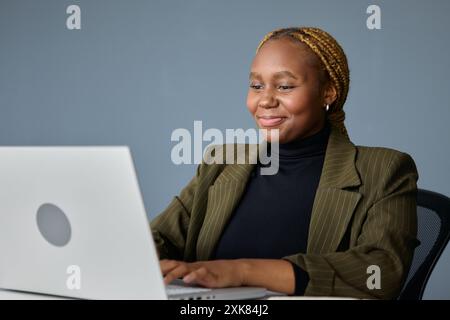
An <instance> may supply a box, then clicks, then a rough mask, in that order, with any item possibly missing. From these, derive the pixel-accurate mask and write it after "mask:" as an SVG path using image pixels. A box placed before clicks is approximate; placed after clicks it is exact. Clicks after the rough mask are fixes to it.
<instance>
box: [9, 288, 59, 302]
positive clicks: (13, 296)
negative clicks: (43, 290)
mask: <svg viewBox="0 0 450 320" xmlns="http://www.w3.org/2000/svg"><path fill="white" fill-rule="evenodd" d="M0 300H67V299H66V298H63V297H56V296H49V295H44V294H38V293H36V294H34V293H27V292H21V291H12V290H4V289H0Z"/></svg>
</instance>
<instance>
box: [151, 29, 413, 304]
mask: <svg viewBox="0 0 450 320" xmlns="http://www.w3.org/2000/svg"><path fill="white" fill-rule="evenodd" d="M348 88H349V70H348V66H347V59H346V56H345V54H344V52H343V50H342V48H341V47H340V46H339V44H338V43H337V42H336V40H335V39H334V38H333V37H331V36H330V35H329V34H328V33H326V32H324V31H323V30H320V29H318V28H309V27H303V28H287V29H278V30H275V31H273V32H270V33H269V34H267V35H266V36H265V37H264V39H263V40H262V41H261V43H260V45H259V46H258V49H257V53H256V55H255V58H254V60H253V63H252V65H251V72H250V88H249V92H248V98H247V106H248V109H249V111H250V113H251V114H252V115H253V117H254V118H255V121H256V123H257V125H258V126H259V127H260V128H262V129H268V130H269V131H270V130H273V129H278V130H279V131H278V132H279V154H278V156H279V170H278V173H277V174H275V175H272V176H269V175H265V176H264V175H261V174H260V173H259V170H258V169H259V168H260V167H261V166H262V165H261V164H260V163H259V162H258V163H257V164H227V165H225V164H206V163H202V164H201V165H200V166H199V167H198V169H197V174H196V176H195V177H194V178H193V179H192V180H191V181H190V182H189V184H188V185H187V186H186V187H185V188H184V189H183V190H182V191H181V193H180V195H179V196H177V197H175V198H174V199H173V200H172V202H171V203H170V205H169V207H168V208H167V209H166V210H165V211H164V212H162V213H161V214H160V215H159V216H158V217H156V218H155V219H154V220H153V221H152V223H151V227H152V230H153V235H154V239H155V243H156V245H157V248H158V251H159V253H160V258H161V262H160V263H161V269H162V272H163V275H164V280H165V282H166V283H170V282H171V281H172V280H174V279H176V278H180V277H182V278H183V280H184V281H185V282H187V283H193V284H194V283H195V284H199V285H202V286H206V287H230V286H243V285H249V286H261V287H265V288H267V289H269V290H273V291H279V292H284V293H286V294H289V295H291V294H295V295H302V294H305V295H323V296H333V295H334V296H350V297H360V298H384V299H390V298H395V297H396V296H397V295H398V293H399V290H400V289H401V287H402V284H403V282H404V280H405V277H406V275H407V273H408V270H409V267H410V264H411V260H412V256H413V252H414V248H415V247H416V246H417V240H416V229H417V221H416V193H417V186H416V182H417V179H418V174H417V170H416V166H415V164H414V161H413V160H412V158H411V157H410V156H409V155H408V154H406V153H402V152H399V151H396V150H392V149H387V148H378V147H365V146H355V145H354V144H353V143H352V142H351V141H350V140H349V138H348V136H347V131H346V128H345V126H344V118H345V117H344V115H345V114H344V111H343V105H344V102H345V100H346V97H347V92H348ZM269 139H270V138H269V137H268V140H269ZM373 270H375V271H373ZM378 271H379V274H378V276H379V277H378V280H380V281H377V280H374V279H371V278H370V276H371V275H372V273H373V272H378Z"/></svg>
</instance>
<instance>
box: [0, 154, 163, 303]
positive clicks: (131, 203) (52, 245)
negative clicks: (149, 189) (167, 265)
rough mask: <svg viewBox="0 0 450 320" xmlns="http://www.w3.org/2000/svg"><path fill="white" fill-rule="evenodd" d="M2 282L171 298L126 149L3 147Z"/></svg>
mask: <svg viewBox="0 0 450 320" xmlns="http://www.w3.org/2000/svg"><path fill="white" fill-rule="evenodd" d="M0 253H1V259H0V287H2V288H5V289H13V290H22V291H29V292H40V293H46V294H53V295H61V296H68V297H79V298H87V299H166V298H167V295H166V293H165V288H164V284H163V281H162V276H161V272H160V269H159V263H158V258H157V255H156V251H155V247H154V243H153V240H152V238H151V232H150V227H149V224H148V220H147V217H146V213H145V209H144V204H143V200H142V197H141V194H140V190H139V186H138V180H137V177H136V173H135V169H134V166H133V162H132V158H131V154H130V151H129V149H128V148H127V147H0Z"/></svg>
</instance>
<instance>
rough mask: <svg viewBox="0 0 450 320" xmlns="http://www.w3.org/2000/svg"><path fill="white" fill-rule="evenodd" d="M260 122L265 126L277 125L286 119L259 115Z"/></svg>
mask: <svg viewBox="0 0 450 320" xmlns="http://www.w3.org/2000/svg"><path fill="white" fill-rule="evenodd" d="M258 120H259V123H260V124H261V125H262V126H263V127H275V126H278V125H279V124H281V123H282V122H283V121H284V120H286V118H285V117H259V118H258Z"/></svg>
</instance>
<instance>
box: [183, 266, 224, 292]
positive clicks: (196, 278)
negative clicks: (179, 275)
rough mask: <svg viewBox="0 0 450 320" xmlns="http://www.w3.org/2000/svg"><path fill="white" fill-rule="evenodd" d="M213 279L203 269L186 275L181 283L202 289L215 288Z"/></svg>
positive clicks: (208, 272)
mask: <svg viewBox="0 0 450 320" xmlns="http://www.w3.org/2000/svg"><path fill="white" fill-rule="evenodd" d="M215 280H216V279H215V277H214V276H213V274H212V273H211V272H210V271H209V270H208V269H207V268H205V267H201V268H199V269H196V270H194V271H192V272H190V273H189V274H187V275H186V276H185V277H184V278H183V281H184V282H186V283H190V284H192V283H196V284H199V285H201V286H204V287H215V286H217V284H216V281H215Z"/></svg>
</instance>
